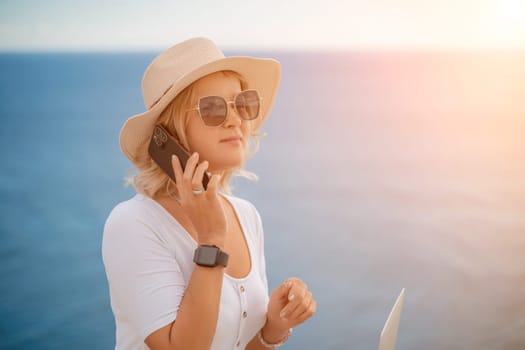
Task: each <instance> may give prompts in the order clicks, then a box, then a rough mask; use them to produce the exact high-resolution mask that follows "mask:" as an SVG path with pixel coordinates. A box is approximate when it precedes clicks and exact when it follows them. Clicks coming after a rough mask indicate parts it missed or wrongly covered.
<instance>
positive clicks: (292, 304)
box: [280, 283, 307, 318]
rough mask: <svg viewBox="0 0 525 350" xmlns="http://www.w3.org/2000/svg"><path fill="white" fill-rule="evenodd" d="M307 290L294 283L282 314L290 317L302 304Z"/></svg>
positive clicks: (284, 316)
mask: <svg viewBox="0 0 525 350" xmlns="http://www.w3.org/2000/svg"><path fill="white" fill-rule="evenodd" d="M306 292H307V290H305V289H304V288H302V286H299V285H297V284H295V283H294V284H293V285H292V287H291V288H290V291H289V292H288V304H286V306H285V307H284V308H283V309H282V310H281V313H280V316H281V317H283V318H289V316H290V315H291V314H292V313H293V312H294V311H295V309H297V307H299V306H300V304H301V302H302V300H303V299H304V297H305V295H306Z"/></svg>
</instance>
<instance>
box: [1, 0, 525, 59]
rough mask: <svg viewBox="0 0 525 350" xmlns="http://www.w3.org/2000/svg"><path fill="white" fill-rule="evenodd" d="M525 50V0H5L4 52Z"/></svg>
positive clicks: (3, 21)
mask: <svg viewBox="0 0 525 350" xmlns="http://www.w3.org/2000/svg"><path fill="white" fill-rule="evenodd" d="M195 36H206V37H209V38H211V39H213V40H214V41H215V42H216V43H217V44H218V45H219V46H221V47H222V48H226V49H227V48H229V49H237V48H242V49H267V48H271V49H356V48H357V49H406V48H409V49H466V50H470V49H512V50H516V49H518V50H523V49H525V0H390V1H389V0H358V1H354V0H352V1H336V0H323V1H319V0H316V1H311V0H289V1H287V0H265V1H260V0H254V1H247V0H244V1H239V0H222V1H212V0H186V1H174V0H171V1H168V0H142V1H139V0H82V1H77V0H10V1H8V0H0V50H2V51H12V50H14V51H20V50H21V51H26V50H28V51H54V50H58V51H62V50H66V51H78V50H80V51H92V50H93V51H114V50H117V51H119V50H157V49H162V48H165V47H167V46H171V45H172V44H174V43H176V42H179V41H182V40H185V39H188V38H190V37H195Z"/></svg>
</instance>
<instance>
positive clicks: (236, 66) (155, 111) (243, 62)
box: [119, 56, 281, 163]
mask: <svg viewBox="0 0 525 350" xmlns="http://www.w3.org/2000/svg"><path fill="white" fill-rule="evenodd" d="M223 70H231V71H234V72H237V73H239V74H240V75H241V76H242V77H243V78H244V79H245V80H246V82H247V84H248V88H250V89H257V90H258V91H259V93H260V95H261V97H262V102H261V116H260V117H259V118H257V119H256V120H255V124H254V130H258V129H259V128H260V127H261V125H262V124H263V123H264V121H265V120H266V118H267V117H268V115H269V113H270V110H271V108H272V106H273V103H274V99H275V95H276V93H277V88H278V86H279V81H280V78H281V66H280V64H279V62H278V61H276V60H274V59H270V58H255V57H247V56H232V57H225V58H222V59H219V60H216V61H213V62H210V63H208V64H205V65H203V66H201V67H199V68H197V69H195V70H193V71H191V72H189V73H187V74H185V75H183V76H182V77H181V78H179V79H178V80H177V81H175V82H173V85H172V86H171V87H170V88H169V89H168V90H167V92H166V93H165V94H164V95H163V96H162V97H161V98H160V100H159V101H158V102H157V103H156V104H155V105H154V106H153V107H152V108H150V109H149V110H147V111H146V112H144V113H140V114H137V115H134V116H132V117H130V118H129V119H128V120H126V122H125V123H124V125H123V126H122V129H121V130H120V137H119V139H120V142H119V144H120V149H121V150H122V153H124V155H125V156H126V157H127V158H128V159H129V160H131V162H133V163H135V162H136V161H137V156H138V150H139V149H140V148H141V147H142V146H143V145H144V144H145V143H147V142H149V140H150V137H151V133H152V132H153V128H154V127H155V123H156V121H157V119H158V117H159V115H160V114H161V112H162V111H163V110H164V109H165V108H166V107H167V105H168V104H169V103H170V102H171V101H172V100H173V99H174V98H175V97H176V96H177V95H178V94H179V93H180V92H181V91H182V90H184V89H185V88H186V87H188V86H189V85H190V84H191V83H193V82H195V81H196V80H198V79H200V78H202V77H204V76H206V75H208V74H211V73H215V72H219V71H223Z"/></svg>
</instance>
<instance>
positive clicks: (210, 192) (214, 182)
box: [206, 174, 221, 198]
mask: <svg viewBox="0 0 525 350" xmlns="http://www.w3.org/2000/svg"><path fill="white" fill-rule="evenodd" d="M220 179H221V175H220V174H213V175H212V176H211V179H210V182H208V188H207V189H206V195H207V196H208V198H213V197H215V196H216V195H217V187H218V186H219V181H220Z"/></svg>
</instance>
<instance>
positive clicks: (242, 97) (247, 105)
mask: <svg viewBox="0 0 525 350" xmlns="http://www.w3.org/2000/svg"><path fill="white" fill-rule="evenodd" d="M235 109H236V110H237V113H239V115H240V116H241V118H242V119H246V120H251V119H255V118H257V117H258V116H259V111H260V109H261V101H260V98H259V94H258V93H257V91H255V90H246V91H243V92H241V93H240V94H239V95H237V98H236V99H235Z"/></svg>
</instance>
